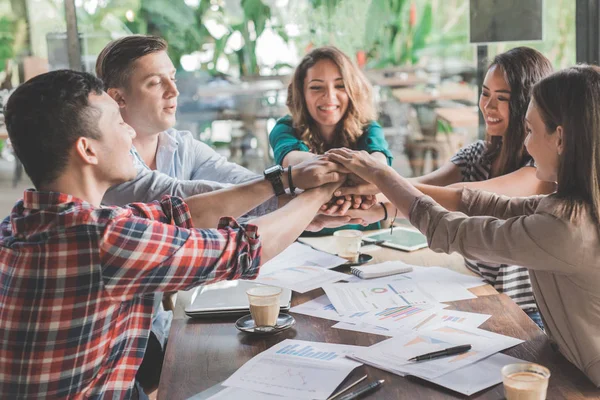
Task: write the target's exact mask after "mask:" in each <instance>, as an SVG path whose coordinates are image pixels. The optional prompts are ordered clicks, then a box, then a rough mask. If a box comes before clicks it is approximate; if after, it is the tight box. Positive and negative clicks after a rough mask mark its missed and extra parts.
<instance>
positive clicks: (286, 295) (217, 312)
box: [185, 280, 292, 318]
mask: <svg viewBox="0 0 600 400" xmlns="http://www.w3.org/2000/svg"><path fill="white" fill-rule="evenodd" d="M255 286H263V285H261V284H260V283H254V282H252V281H243V280H237V281H222V282H217V283H213V284H211V285H203V286H198V287H197V288H196V289H194V292H193V293H192V300H191V302H190V305H188V306H187V307H186V308H185V313H186V314H187V315H188V316H190V317H196V318H201V317H220V316H236V315H244V314H248V313H249V312H250V304H249V303H248V296H247V295H246V290H248V289H250V288H251V287H255ZM291 302H292V291H291V290H289V289H282V290H281V296H280V298H279V306H280V310H281V311H289V309H290V306H291Z"/></svg>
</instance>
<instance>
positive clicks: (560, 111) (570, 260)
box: [329, 65, 600, 386]
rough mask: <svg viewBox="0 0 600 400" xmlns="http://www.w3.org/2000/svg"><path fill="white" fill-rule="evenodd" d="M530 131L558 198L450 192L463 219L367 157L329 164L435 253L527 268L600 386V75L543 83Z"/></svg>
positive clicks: (550, 316)
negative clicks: (362, 185)
mask: <svg viewBox="0 0 600 400" xmlns="http://www.w3.org/2000/svg"><path fill="white" fill-rule="evenodd" d="M526 130H527V138H526V140H525V144H526V147H527V151H528V152H529V154H530V155H531V156H532V157H533V159H534V160H535V163H536V167H537V168H536V176H537V178H538V179H540V180H542V181H546V182H555V183H556V184H557V190H556V192H555V193H554V194H552V195H549V196H531V197H523V198H509V197H506V196H500V195H496V194H492V193H489V192H484V191H479V190H472V189H470V188H457V189H446V190H451V191H452V195H453V196H454V200H453V201H454V202H455V204H457V205H458V207H457V208H458V210H459V211H461V212H450V211H447V210H446V209H445V208H443V207H442V206H440V205H439V204H438V203H437V202H436V201H434V200H433V199H432V198H431V197H429V196H426V195H424V194H423V193H422V192H421V191H419V190H418V189H417V188H415V186H414V185H413V184H412V183H411V182H409V181H408V180H406V179H404V178H403V177H401V176H400V175H399V174H397V173H396V172H395V171H394V170H393V169H391V168H389V167H387V166H385V165H381V164H380V163H377V162H374V161H373V160H372V159H371V158H370V157H367V156H365V155H364V154H363V153H361V152H356V151H352V150H348V149H334V150H331V151H330V154H329V157H330V159H331V160H332V161H335V162H338V163H340V164H342V165H343V166H345V167H346V168H348V169H349V170H350V171H352V172H353V173H354V174H356V175H358V176H359V177H360V178H362V179H364V180H366V181H369V182H371V183H372V184H374V185H376V186H377V187H378V188H379V189H380V190H381V191H382V193H383V194H384V195H385V196H387V198H388V199H389V200H390V201H391V202H392V203H393V204H394V205H395V206H396V207H397V208H398V210H399V211H400V212H402V213H404V214H405V215H407V216H409V218H410V222H411V223H412V224H413V225H414V226H415V227H417V228H418V229H419V230H420V231H421V232H422V233H423V234H425V235H426V236H427V240H428V243H429V247H430V248H431V249H433V250H434V251H437V252H444V253H452V252H458V253H460V254H462V255H463V256H464V257H466V258H469V259H479V260H481V259H485V260H489V261H491V262H495V263H499V264H517V265H522V266H524V267H526V268H528V269H529V272H530V275H531V281H532V283H533V290H534V293H535V297H536V300H537V303H538V306H539V309H540V312H541V314H542V318H543V320H544V324H545V326H546V330H547V332H548V334H549V335H550V336H551V338H552V339H553V340H554V341H555V342H556V343H557V344H558V348H559V350H560V352H561V353H562V354H563V355H564V356H565V357H566V358H567V359H568V360H569V361H570V362H572V363H573V364H575V365H576V366H577V367H578V368H579V369H581V370H582V371H583V372H584V373H585V374H586V375H587V376H588V377H589V378H590V380H591V381H592V382H593V383H594V384H595V385H596V386H600V337H599V336H598V332H599V331H600V294H599V292H598V287H599V286H600V151H598V149H600V68H599V67H596V66H585V65H582V66H576V67H572V68H568V69H566V70H563V71H560V72H557V73H555V74H552V75H550V76H549V77H546V78H544V79H543V80H541V81H540V82H538V83H537V84H536V85H535V86H534V88H533V95H532V99H531V101H530V104H529V107H528V110H527V114H526ZM465 214H466V215H465ZM474 216H477V217H476V218H473V217H474Z"/></svg>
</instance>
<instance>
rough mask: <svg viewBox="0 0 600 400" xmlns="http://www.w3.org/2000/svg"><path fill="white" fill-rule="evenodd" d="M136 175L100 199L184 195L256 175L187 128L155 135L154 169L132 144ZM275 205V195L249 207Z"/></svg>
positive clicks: (115, 201)
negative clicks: (197, 137)
mask: <svg viewBox="0 0 600 400" xmlns="http://www.w3.org/2000/svg"><path fill="white" fill-rule="evenodd" d="M132 152H133V155H134V160H135V164H136V168H137V171H138V174H137V176H136V177H135V178H134V179H133V180H131V181H129V182H125V183H122V184H120V185H117V186H113V187H112V188H110V189H109V190H108V192H107V193H106V195H105V196H104V198H103V199H102V202H103V203H104V204H107V205H119V206H121V205H124V204H128V203H133V202H144V203H148V202H151V201H154V200H160V198H161V197H162V196H164V195H172V196H179V197H182V198H186V197H189V196H193V195H195V194H200V193H206V192H211V191H213V190H217V189H222V188H224V187H228V186H231V185H232V184H238V183H243V182H247V181H250V180H252V179H256V178H257V177H258V176H259V175H257V174H255V173H253V172H251V171H249V170H248V169H246V168H244V167H242V166H240V165H237V164H234V163H231V162H229V161H227V159H226V158H225V157H223V156H222V155H220V154H218V153H217V152H216V151H214V150H213V149H212V148H211V147H210V146H208V145H206V144H205V143H202V142H200V141H198V140H196V139H194V138H193V136H192V134H191V133H190V132H188V131H178V130H176V129H168V130H166V131H164V132H161V133H160V134H159V136H158V149H157V151H156V171H152V170H151V169H150V168H149V167H148V166H147V165H146V164H145V163H144V161H143V160H142V158H141V157H140V155H139V154H138V152H137V151H136V150H135V148H133V149H132ZM275 209H277V198H275V197H273V198H272V199H270V200H269V201H267V202H265V203H263V204H262V205H260V206H258V207H257V208H255V209H254V210H252V211H251V212H250V213H249V214H250V215H264V214H267V213H269V212H271V211H274V210H275Z"/></svg>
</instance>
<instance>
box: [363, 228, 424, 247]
mask: <svg viewBox="0 0 600 400" xmlns="http://www.w3.org/2000/svg"><path fill="white" fill-rule="evenodd" d="M363 241H365V242H366V243H375V242H376V243H377V244H379V245H380V246H384V247H391V248H394V249H399V250H404V251H413V250H418V249H422V248H424V247H427V238H426V237H425V235H423V234H421V233H420V232H417V231H415V230H412V229H407V228H402V227H394V233H392V234H390V232H389V231H386V232H381V233H376V234H373V235H369V236H364V237H363Z"/></svg>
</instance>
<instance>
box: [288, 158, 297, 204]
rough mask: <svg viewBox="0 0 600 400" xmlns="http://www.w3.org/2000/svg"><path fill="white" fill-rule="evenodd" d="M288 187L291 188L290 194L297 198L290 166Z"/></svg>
mask: <svg viewBox="0 0 600 400" xmlns="http://www.w3.org/2000/svg"><path fill="white" fill-rule="evenodd" d="M288 185H289V187H290V194H291V195H292V197H295V196H296V187H295V186H294V183H293V182H292V166H291V165H290V166H288Z"/></svg>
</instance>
